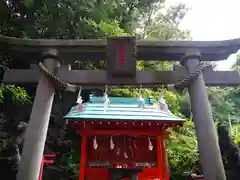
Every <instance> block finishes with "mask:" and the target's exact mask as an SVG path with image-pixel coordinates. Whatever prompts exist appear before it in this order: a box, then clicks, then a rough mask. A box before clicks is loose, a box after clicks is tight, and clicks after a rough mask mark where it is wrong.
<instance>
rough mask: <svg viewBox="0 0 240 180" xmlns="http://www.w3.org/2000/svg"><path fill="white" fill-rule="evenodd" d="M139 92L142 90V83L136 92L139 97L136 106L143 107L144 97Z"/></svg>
mask: <svg viewBox="0 0 240 180" xmlns="http://www.w3.org/2000/svg"><path fill="white" fill-rule="evenodd" d="M141 92H142V85H141V86H140V89H139V93H138V94H139V97H138V103H139V105H138V107H140V108H144V104H145V100H144V98H142V94H141Z"/></svg>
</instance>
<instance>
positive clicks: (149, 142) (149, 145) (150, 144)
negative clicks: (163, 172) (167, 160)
mask: <svg viewBox="0 0 240 180" xmlns="http://www.w3.org/2000/svg"><path fill="white" fill-rule="evenodd" d="M148 149H149V151H152V150H153V145H152V142H151V139H150V137H148Z"/></svg>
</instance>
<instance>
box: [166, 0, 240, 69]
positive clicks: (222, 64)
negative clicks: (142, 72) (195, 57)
mask: <svg viewBox="0 0 240 180" xmlns="http://www.w3.org/2000/svg"><path fill="white" fill-rule="evenodd" d="M166 2H167V3H170V5H171V4H178V3H179V2H183V3H185V4H186V5H187V6H188V7H189V8H190V9H189V11H188V12H187V14H186V16H185V17H184V19H183V21H182V22H181V24H180V28H181V29H188V30H190V31H191V37H192V38H193V40H199V41H213V40H226V39H234V38H240V21H239V17H240V0H227V1H226V0H166ZM235 60H236V54H234V55H231V56H229V58H228V59H227V60H224V61H219V63H218V67H217V68H218V70H227V69H229V68H230V67H231V65H232V64H233V63H234V62H235Z"/></svg>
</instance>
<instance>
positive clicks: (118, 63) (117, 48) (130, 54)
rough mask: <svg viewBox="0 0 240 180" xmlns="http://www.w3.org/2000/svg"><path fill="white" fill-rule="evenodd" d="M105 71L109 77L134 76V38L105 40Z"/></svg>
mask: <svg viewBox="0 0 240 180" xmlns="http://www.w3.org/2000/svg"><path fill="white" fill-rule="evenodd" d="M106 61H107V64H106V65H107V71H108V75H109V76H111V77H122V76H131V77H135V76H136V38H135V37H110V38H109V39H108V40H107V60H106Z"/></svg>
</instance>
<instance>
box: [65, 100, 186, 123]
mask: <svg viewBox="0 0 240 180" xmlns="http://www.w3.org/2000/svg"><path fill="white" fill-rule="evenodd" d="M109 100H110V103H109V104H108V106H107V107H105V105H104V98H103V97H90V100H89V101H88V102H87V103H84V105H83V106H84V108H83V111H82V112H79V111H78V108H77V105H76V106H73V107H72V108H71V110H70V111H69V112H68V113H67V115H66V116H64V117H63V119H69V120H112V121H143V122H146V121H147V122H170V123H183V122H184V120H183V119H182V118H179V117H177V116H175V115H174V114H172V113H171V112H170V111H168V112H165V111H163V110H161V109H160V107H159V106H158V105H156V104H153V99H152V97H149V98H145V104H144V107H143V108H142V107H139V101H138V99H137V98H122V97H109Z"/></svg>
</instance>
